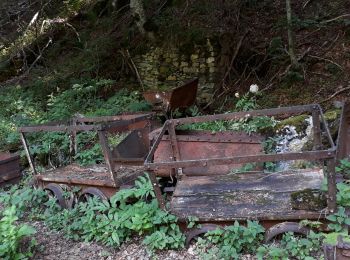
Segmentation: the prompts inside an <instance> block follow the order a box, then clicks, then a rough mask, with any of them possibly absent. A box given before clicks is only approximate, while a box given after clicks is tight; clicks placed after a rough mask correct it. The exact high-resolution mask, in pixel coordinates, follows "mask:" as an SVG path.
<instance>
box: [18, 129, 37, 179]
mask: <svg viewBox="0 0 350 260" xmlns="http://www.w3.org/2000/svg"><path fill="white" fill-rule="evenodd" d="M20 136H21V140H22V144H23V147H24V150H25V152H26V156H27V159H28V162H29V165H30V168H31V169H32V171H33V174H34V175H37V174H38V173H37V171H36V168H35V164H34V160H33V158H32V155H31V154H30V150H29V146H28V142H27V139H26V137H25V135H24V133H22V132H21V133H20Z"/></svg>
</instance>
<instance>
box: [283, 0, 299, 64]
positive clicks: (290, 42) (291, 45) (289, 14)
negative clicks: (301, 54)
mask: <svg viewBox="0 0 350 260" xmlns="http://www.w3.org/2000/svg"><path fill="white" fill-rule="evenodd" d="M286 11H287V30H288V45H289V57H290V61H291V63H292V65H293V66H296V67H297V66H298V60H297V58H296V56H295V44H294V35H293V28H292V27H293V25H292V8H291V4H290V0H286Z"/></svg>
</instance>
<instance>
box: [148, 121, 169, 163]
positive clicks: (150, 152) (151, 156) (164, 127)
mask: <svg viewBox="0 0 350 260" xmlns="http://www.w3.org/2000/svg"><path fill="white" fill-rule="evenodd" d="M168 126H169V121H166V122H165V123H164V126H163V127H162V130H161V131H160V133H159V134H158V137H157V139H156V140H155V142H154V143H153V145H152V148H151V150H150V151H149V153H148V155H147V157H146V160H145V163H149V162H151V160H152V158H153V155H154V153H155V151H156V150H157V147H158V145H159V143H160V141H161V140H162V138H163V135H164V134H165V132H166V131H167V130H168Z"/></svg>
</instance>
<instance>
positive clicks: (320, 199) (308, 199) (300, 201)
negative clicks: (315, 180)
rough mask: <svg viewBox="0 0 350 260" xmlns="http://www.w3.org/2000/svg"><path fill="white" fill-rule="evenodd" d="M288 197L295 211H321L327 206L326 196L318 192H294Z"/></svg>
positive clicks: (308, 190) (307, 190)
mask: <svg viewBox="0 0 350 260" xmlns="http://www.w3.org/2000/svg"><path fill="white" fill-rule="evenodd" d="M290 197H291V204H292V208H293V209H297V210H321V209H324V208H325V207H326V206H327V201H326V196H325V195H324V194H323V193H321V192H320V191H318V190H311V189H305V190H302V191H296V192H293V193H291V195H290Z"/></svg>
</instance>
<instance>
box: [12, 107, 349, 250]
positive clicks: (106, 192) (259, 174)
mask: <svg viewBox="0 0 350 260" xmlns="http://www.w3.org/2000/svg"><path fill="white" fill-rule="evenodd" d="M300 114H308V115H310V116H311V117H312V121H313V138H312V140H313V147H312V149H310V150H309V151H302V152H287V153H277V154H265V153H264V151H263V147H262V141H263V137H262V136H261V135H258V134H251V135H249V134H247V133H243V132H233V131H222V132H217V133H213V132H208V131H202V130H181V129H179V128H181V126H184V125H188V124H196V123H203V122H212V121H233V120H239V119H242V118H243V119H244V118H245V119H249V118H253V117H260V116H268V117H272V116H273V117H275V118H279V119H283V118H288V117H290V116H293V115H300ZM152 118H153V114H152V113H149V114H133V115H120V116H112V117H98V118H74V119H73V120H71V121H70V123H69V124H66V125H63V124H58V125H57V124H53V125H44V126H29V127H21V128H19V131H20V133H21V137H22V142H23V144H24V147H25V150H26V153H27V157H28V160H29V162H30V166H31V168H32V170H33V172H34V174H35V181H36V183H37V185H38V186H40V187H42V188H44V189H46V190H48V191H49V192H51V193H52V195H54V196H56V198H57V200H58V202H59V203H60V204H61V206H63V207H72V206H74V203H73V202H74V198H69V199H66V198H64V196H63V192H64V190H65V189H71V188H72V187H75V186H78V187H80V188H81V189H80V190H81V191H80V193H79V196H78V199H79V200H84V199H86V197H87V196H98V197H100V198H102V199H108V198H109V197H110V196H112V195H113V194H114V193H115V192H116V191H118V190H119V189H123V188H129V187H130V186H132V185H133V182H134V180H135V179H136V178H137V176H140V175H142V174H144V172H145V171H146V172H148V174H149V176H150V180H151V182H152V183H153V186H154V190H155V194H156V197H157V200H158V202H159V205H160V207H161V208H166V207H167V206H166V205H169V207H168V208H167V209H168V210H169V211H170V212H171V213H172V214H174V215H176V216H178V217H179V220H180V222H185V221H186V220H187V219H188V217H189V216H192V217H197V218H198V219H199V222H200V223H201V224H202V225H201V227H200V228H195V229H192V230H188V231H187V233H186V234H187V243H189V242H190V241H191V239H192V238H193V237H195V236H197V235H200V234H202V233H204V232H207V231H209V230H213V229H216V228H218V227H219V226H225V225H228V224H229V223H232V221H235V220H237V221H245V220H247V219H251V220H259V221H260V222H261V223H262V225H264V226H265V228H267V232H266V237H265V238H266V240H267V241H268V240H270V239H272V238H273V237H274V236H276V235H278V234H281V233H284V232H288V231H293V232H299V233H304V234H305V233H306V232H308V230H307V228H305V227H301V226H300V225H299V223H298V222H299V221H300V220H302V219H309V220H324V219H325V217H326V216H327V215H328V214H329V213H332V212H334V211H335V210H336V173H335V166H336V163H337V161H338V160H339V159H342V158H346V157H348V156H349V155H350V105H349V104H345V105H344V107H343V110H342V115H341V120H340V127H339V132H338V140H337V145H336V144H335V143H334V142H333V139H332V137H331V134H330V131H329V129H328V126H327V123H326V121H325V119H324V115H323V112H322V109H321V107H320V106H319V105H317V104H313V105H303V106H293V107H282V108H274V109H264V110H254V111H247V112H235V113H227V114H217V115H207V116H197V117H189V118H180V119H170V120H167V121H166V122H165V123H164V125H163V126H162V128H160V129H156V130H154V131H152V130H153V128H154V127H152V126H154V123H152V122H153V121H152V120H153V119H152ZM39 131H62V132H67V133H70V134H71V136H72V138H73V139H74V137H75V136H76V133H77V132H80V131H97V132H98V137H99V141H100V144H101V147H102V150H103V154H104V159H105V164H103V165H95V166H93V167H81V166H78V165H76V164H72V165H68V166H66V167H64V168H58V169H55V170H53V171H48V172H46V173H45V174H37V172H36V168H35V165H34V161H33V159H32V156H31V154H30V150H29V148H28V144H27V140H26V136H25V135H26V133H30V132H39ZM121 131H128V132H129V134H128V135H127V137H126V138H125V139H124V140H123V141H122V142H121V143H119V144H118V145H117V146H116V147H114V148H113V149H112V148H111V147H110V145H109V144H108V138H107V135H108V134H109V133H115V132H121ZM289 160H305V161H311V162H314V163H315V164H318V165H319V167H318V168H310V169H299V170H286V171H282V172H276V173H266V172H263V170H262V169H261V168H259V167H257V168H256V169H255V171H252V172H246V173H235V174H230V172H232V169H239V168H241V167H242V165H244V164H246V163H263V162H277V161H289ZM324 166H325V167H324ZM324 179H326V180H327V185H328V191H327V193H326V205H325V207H323V208H317V209H306V208H303V207H301V208H295V207H294V206H293V205H292V202H291V195H292V194H293V193H296V192H299V191H301V192H302V191H305V190H312V191H319V190H320V189H321V185H322V182H323V181H324ZM164 193H166V194H167V195H168V196H164ZM165 198H166V199H165ZM167 202H168V203H167ZM183 226H185V225H183ZM184 228H185V227H184Z"/></svg>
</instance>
